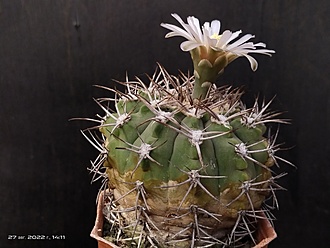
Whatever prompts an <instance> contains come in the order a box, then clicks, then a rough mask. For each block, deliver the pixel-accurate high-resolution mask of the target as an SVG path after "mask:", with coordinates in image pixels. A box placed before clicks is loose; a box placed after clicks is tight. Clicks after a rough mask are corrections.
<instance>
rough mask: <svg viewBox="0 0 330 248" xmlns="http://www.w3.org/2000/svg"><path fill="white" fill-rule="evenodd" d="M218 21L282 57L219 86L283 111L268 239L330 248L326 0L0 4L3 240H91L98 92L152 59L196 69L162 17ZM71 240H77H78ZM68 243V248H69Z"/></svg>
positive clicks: (236, 68) (235, 71) (235, 73)
mask: <svg viewBox="0 0 330 248" xmlns="http://www.w3.org/2000/svg"><path fill="white" fill-rule="evenodd" d="M173 12H177V13H179V14H180V15H181V16H182V17H183V18H184V19H185V18H186V17H187V16H188V15H195V16H197V17H198V18H199V19H200V20H201V22H202V23H203V22H204V21H210V20H213V19H220V20H221V22H222V31H223V30H224V29H230V30H233V31H236V30H238V29H242V30H243V33H252V34H255V35H256V37H257V38H256V39H255V40H254V41H255V42H258V41H263V42H265V43H266V44H267V46H268V47H269V48H271V49H274V50H276V54H275V55H274V56H273V57H272V58H269V57H267V56H257V59H258V61H259V65H260V66H259V69H258V70H257V71H256V72H252V71H251V70H250V67H249V63H248V61H247V60H246V59H243V58H241V59H238V60H237V61H235V62H234V63H232V64H231V65H230V66H229V67H228V68H227V69H226V70H225V73H224V75H223V76H222V77H221V78H220V79H219V84H221V83H222V84H233V85H235V86H240V85H245V90H246V95H245V99H246V101H247V102H250V103H251V102H253V99H254V97H255V96H256V95H257V94H258V93H259V95H260V96H261V97H265V99H267V100H270V99H271V98H272V97H273V96H274V95H276V96H277V97H276V98H275V100H274V103H273V105H272V108H273V109H279V110H283V111H287V112H286V113H285V114H284V117H287V118H291V119H292V125H290V126H282V127H281V132H280V138H279V141H285V142H286V145H285V146H286V147H292V146H294V148H293V149H291V150H288V151H283V153H281V155H282V156H283V157H285V158H287V159H288V160H290V161H291V162H293V163H294V164H296V165H297V167H298V170H295V169H293V168H291V167H290V166H286V165H283V166H282V167H281V169H282V170H283V171H287V172H289V175H288V176H287V177H285V178H283V179H282V180H281V184H282V185H283V186H284V187H286V188H287V189H288V191H283V192H279V194H278V198H279V201H280V206H281V207H280V211H276V212H275V215H276V217H277V219H278V220H277V221H276V222H275V225H276V231H277V233H278V236H279V237H278V238H277V239H276V241H275V242H273V243H272V244H271V245H270V247H271V248H276V247H328V246H329V243H330V235H329V234H330V207H329V206H330V200H329V196H330V194H329V193H330V168H329V167H330V164H329V161H330V156H329V154H330V142H329V139H330V134H329V132H330V129H329V127H328V125H329V124H330V98H329V96H328V94H329V93H330V90H329V88H330V82H329V78H330V75H329V71H330V70H329V69H330V68H329V63H330V49H329V45H330V32H329V28H330V21H329V13H330V2H329V1H328V0H315V1H309V0H277V1H270V0H268V1H266V0H248V1H247V0H237V1H233V0H226V1H225V0H217V1H210V0H206V1H192V0H184V1H177V0H171V1H169V0H167V1H151V0H140V1H128V0H120V1H118V0H107V1H106V0H103V1H101V0H97V1H92V0H90V1H88V0H81V1H78V0H77V1H75V0H56V1H55V0H54V1H51V0H26V1H23V0H21V1H18V0H10V1H9V0H7V1H5V0H2V1H0V177H1V178H0V179H1V181H0V247H1V248H7V247H25V248H28V247H96V241H94V240H92V239H91V238H90V237H89V233H90V231H91V229H92V227H93V224H94V216H95V208H96V206H95V198H96V194H97V191H98V187H99V184H93V185H90V179H91V176H90V175H89V174H88V171H87V169H86V168H87V167H88V166H89V160H92V159H94V158H95V156H96V155H97V151H96V150H94V149H93V147H91V145H89V144H88V142H87V141H86V140H85V139H84V138H83V137H82V135H81V134H80V132H79V130H80V129H82V128H85V127H87V126H89V125H91V124H89V123H85V122H69V121H68V119H69V118H71V117H94V116H95V114H96V113H98V112H99V111H100V110H99V108H98V106H97V105H96V104H95V103H94V102H93V100H92V97H101V96H105V95H106V94H107V92H105V91H101V90H99V89H96V88H94V87H92V85H93V84H101V85H107V86H113V83H112V81H111V80H112V79H118V80H124V78H125V73H126V72H128V75H129V76H130V78H132V79H133V77H134V76H135V75H138V76H143V74H144V73H149V74H152V72H153V71H154V69H155V67H156V62H159V63H161V64H162V65H164V66H165V67H166V68H167V69H168V70H169V71H170V72H171V73H172V74H178V70H179V69H180V70H182V71H184V72H186V71H188V70H191V68H192V65H191V61H190V56H189V53H183V52H181V50H180V49H179V44H180V42H181V41H182V39H180V38H176V39H174V38H172V39H169V40H165V39H164V35H165V34H166V33H167V31H166V30H165V29H163V28H161V27H160V26H159V24H160V23H161V22H170V23H175V24H176V22H175V20H174V19H173V18H172V17H171V16H170V14H171V13H173ZM12 234H13V235H28V234H46V235H52V234H58V235H65V237H66V239H65V240H57V241H55V240H54V241H23V240H8V235H12ZM75 242H76V244H75V245H74V243H75ZM71 245H72V246H71Z"/></svg>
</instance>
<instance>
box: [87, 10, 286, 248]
mask: <svg viewBox="0 0 330 248" xmlns="http://www.w3.org/2000/svg"><path fill="white" fill-rule="evenodd" d="M173 17H174V18H175V19H176V20H177V21H178V22H179V23H180V25H181V26H182V27H178V26H175V25H172V24H161V26H162V27H164V28H166V29H169V30H170V32H169V33H168V34H167V35H166V37H172V36H182V37H184V38H185V39H186V40H185V41H184V42H183V43H182V44H181V49H182V50H183V51H189V52H190V54H191V57H192V60H193V65H194V73H193V75H191V76H189V75H184V74H181V75H179V76H178V77H176V76H173V75H170V74H169V73H168V72H167V71H166V70H165V69H164V68H163V67H162V66H160V65H159V66H158V68H157V70H156V72H155V73H154V75H153V76H151V77H149V80H148V81H149V82H147V83H144V82H142V81H141V80H140V79H137V80H136V81H134V82H132V81H128V80H127V81H126V82H123V83H122V84H123V85H124V86H125V91H124V92H119V91H117V90H114V89H110V88H106V87H102V88H105V89H108V90H109V91H110V92H111V94H112V96H111V98H102V99H98V100H96V102H97V103H98V105H99V106H100V107H101V108H102V109H103V110H104V112H105V116H104V117H100V119H99V120H95V121H97V122H98V123H100V124H99V125H98V126H97V127H96V128H97V129H99V130H100V132H101V134H100V135H98V137H97V135H95V134H94V132H92V131H93V130H95V127H94V128H90V129H87V130H85V131H83V134H84V136H85V137H86V138H87V139H88V140H89V141H90V142H91V143H92V144H93V145H94V146H95V147H96V148H97V149H98V150H99V151H100V155H99V156H98V157H97V159H96V160H95V161H93V162H92V167H91V171H92V172H94V173H95V174H94V177H93V180H96V179H98V178H102V179H103V187H101V188H102V189H105V188H107V190H106V194H105V197H106V199H105V202H106V204H105V207H104V217H105V219H106V220H107V222H106V224H105V226H104V236H106V238H107V239H109V240H111V241H112V242H113V243H115V244H117V245H118V246H120V247H250V246H254V245H255V244H256V240H255V239H256V238H255V231H256V228H257V222H258V220H259V219H261V218H270V219H271V218H272V217H271V216H272V215H271V214H270V212H269V205H271V204H265V202H266V200H267V199H268V201H267V203H273V205H274V207H276V206H277V200H276V197H275V191H276V190H278V189H281V187H280V186H279V185H278V184H277V183H276V181H277V179H278V178H280V177H282V176H283V175H284V173H283V174H274V173H273V172H272V170H271V167H272V166H273V165H274V164H276V165H278V161H282V162H286V163H289V164H291V163H290V162H288V161H286V160H284V159H282V158H280V157H278V156H277V155H275V153H276V152H277V151H278V150H280V148H279V145H277V144H275V142H276V137H277V134H278V132H276V133H275V134H274V135H272V136H268V137H266V135H265V132H266V130H267V128H266V124H268V123H287V121H286V120H284V119H278V118H277V116H278V115H279V114H280V113H278V112H272V111H269V110H268V109H269V105H270V103H271V101H270V102H262V103H261V104H260V103H258V99H256V101H255V104H254V105H253V106H252V107H251V108H248V107H246V106H245V105H244V104H243V103H242V101H241V95H242V91H241V90H240V89H233V88H232V87H228V86H221V87H217V86H216V85H215V81H216V79H217V77H218V75H219V74H221V73H222V72H223V70H224V68H225V67H226V66H227V65H228V64H229V63H231V62H232V61H233V60H235V59H236V58H238V57H242V56H243V57H246V58H247V59H248V60H249V62H250V65H251V68H252V70H256V69H257V65H258V64H257V61H256V60H255V59H254V58H253V57H252V56H250V55H249V54H250V53H260V54H266V55H271V54H272V53H274V51H273V50H268V49H266V48H265V44H263V43H256V44H254V43H252V42H248V41H249V40H250V39H251V38H253V37H254V36H252V35H250V34H247V35H244V36H242V37H240V38H238V37H239V35H240V33H241V31H237V32H231V31H229V30H226V31H224V32H223V33H222V34H219V31H220V22H219V21H217V20H215V21H212V22H211V23H208V22H206V23H204V25H203V26H202V28H201V27H200V25H199V21H198V19H197V18H195V17H188V18H187V23H184V22H183V20H182V19H181V18H180V17H179V16H178V15H177V14H173ZM100 87H101V86H100ZM109 102H110V103H109ZM259 104H260V105H261V106H259ZM107 106H114V107H112V108H113V109H114V110H110V108H108V107H107ZM269 199H272V200H269Z"/></svg>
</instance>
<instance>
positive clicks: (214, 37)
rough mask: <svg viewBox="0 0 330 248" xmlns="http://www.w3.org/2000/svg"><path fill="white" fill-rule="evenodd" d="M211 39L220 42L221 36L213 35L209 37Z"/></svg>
mask: <svg viewBox="0 0 330 248" xmlns="http://www.w3.org/2000/svg"><path fill="white" fill-rule="evenodd" d="M210 38H211V39H215V40H220V38H221V35H219V34H217V33H214V34H212V35H211V36H210Z"/></svg>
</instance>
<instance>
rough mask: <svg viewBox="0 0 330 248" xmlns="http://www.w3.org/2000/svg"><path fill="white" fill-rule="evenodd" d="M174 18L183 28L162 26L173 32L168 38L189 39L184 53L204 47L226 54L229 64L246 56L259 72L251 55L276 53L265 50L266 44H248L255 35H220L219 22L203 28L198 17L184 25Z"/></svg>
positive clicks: (237, 32)
mask: <svg viewBox="0 0 330 248" xmlns="http://www.w3.org/2000/svg"><path fill="white" fill-rule="evenodd" d="M172 16H173V17H174V18H175V19H176V20H177V21H178V22H179V23H180V24H181V26H182V27H183V28H180V27H178V26H175V25H173V24H168V23H162V24H161V26H162V27H164V28H167V29H169V30H171V32H169V33H167V34H166V36H165V37H166V38H169V37H173V36H182V37H184V38H186V39H187V40H186V41H184V42H182V43H181V45H180V47H181V49H182V50H183V51H191V50H193V49H195V48H197V47H200V46H204V47H206V48H211V49H213V50H214V51H223V52H225V53H226V54H227V55H228V56H227V57H228V58H229V63H230V62H231V61H233V60H234V59H236V58H238V57H241V56H244V57H246V58H247V59H248V60H249V62H250V65H251V69H252V70H253V71H255V70H257V68H258V62H257V61H256V60H255V59H254V58H253V57H252V56H250V55H249V53H259V54H265V55H269V56H271V54H272V53H275V51H274V50H269V49H265V47H266V44H264V43H261V42H259V43H256V44H254V43H253V42H248V41H249V40H250V39H251V38H254V35H251V34H246V35H244V36H242V37H240V38H238V36H239V35H240V34H241V32H242V31H241V30H239V31H236V32H232V31H230V30H225V31H224V32H223V33H222V34H220V26H221V23H220V21H219V20H213V21H212V22H211V23H209V22H205V23H204V25H203V26H202V28H201V27H200V24H199V20H198V19H197V18H196V17H193V16H189V17H188V18H187V23H184V22H183V20H182V19H181V17H180V16H179V15H177V14H172Z"/></svg>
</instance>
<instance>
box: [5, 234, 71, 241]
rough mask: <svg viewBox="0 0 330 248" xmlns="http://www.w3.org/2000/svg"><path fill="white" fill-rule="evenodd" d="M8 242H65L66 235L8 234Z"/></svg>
mask: <svg viewBox="0 0 330 248" xmlns="http://www.w3.org/2000/svg"><path fill="white" fill-rule="evenodd" d="M7 239H8V240H65V235H64V234H8V235H7Z"/></svg>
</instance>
